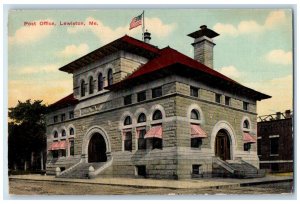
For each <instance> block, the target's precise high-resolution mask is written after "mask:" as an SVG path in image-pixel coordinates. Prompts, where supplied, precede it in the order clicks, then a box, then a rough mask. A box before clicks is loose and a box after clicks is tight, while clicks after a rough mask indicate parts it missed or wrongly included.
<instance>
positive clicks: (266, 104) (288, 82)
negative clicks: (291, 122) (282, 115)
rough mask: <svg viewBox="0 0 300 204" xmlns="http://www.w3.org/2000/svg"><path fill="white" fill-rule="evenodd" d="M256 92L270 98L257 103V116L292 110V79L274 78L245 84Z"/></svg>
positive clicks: (288, 77) (290, 77)
mask: <svg viewBox="0 0 300 204" xmlns="http://www.w3.org/2000/svg"><path fill="white" fill-rule="evenodd" d="M245 85H246V86H248V87H251V88H253V89H255V90H257V91H260V92H262V93H265V94H268V95H270V96H272V98H270V99H267V100H262V101H258V102H257V112H258V115H266V114H272V113H274V111H284V110H287V109H292V107H293V106H292V105H293V77H292V75H287V76H285V77H280V78H274V79H272V80H269V81H264V82H259V83H257V82H253V83H248V84H245Z"/></svg>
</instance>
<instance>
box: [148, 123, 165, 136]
mask: <svg viewBox="0 0 300 204" xmlns="http://www.w3.org/2000/svg"><path fill="white" fill-rule="evenodd" d="M153 137H156V138H162V127H161V125H156V126H153V127H151V129H150V130H149V131H148V132H147V133H146V135H145V138H153Z"/></svg>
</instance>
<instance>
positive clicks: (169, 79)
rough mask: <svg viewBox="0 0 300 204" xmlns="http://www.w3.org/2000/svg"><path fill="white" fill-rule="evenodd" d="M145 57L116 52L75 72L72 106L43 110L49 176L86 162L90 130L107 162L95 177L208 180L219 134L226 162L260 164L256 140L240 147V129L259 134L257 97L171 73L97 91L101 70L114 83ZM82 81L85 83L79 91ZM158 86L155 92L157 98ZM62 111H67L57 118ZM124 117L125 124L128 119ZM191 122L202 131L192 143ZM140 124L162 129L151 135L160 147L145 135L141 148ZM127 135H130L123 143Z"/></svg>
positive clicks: (105, 83)
mask: <svg viewBox="0 0 300 204" xmlns="http://www.w3.org/2000/svg"><path fill="white" fill-rule="evenodd" d="M149 60H150V59H147V58H146V57H142V56H139V55H137V54H133V53H131V52H128V51H123V50H120V51H117V52H114V53H112V54H108V55H107V56H105V57H103V58H101V59H99V60H96V61H95V62H93V63H90V64H88V65H86V66H83V67H79V68H77V69H76V70H74V71H73V86H74V93H73V95H74V98H75V99H78V103H77V104H75V105H67V106H64V107H60V108H56V109H54V110H53V111H52V112H51V113H49V114H48V115H47V135H48V138H47V147H48V150H49V151H48V157H47V174H55V171H56V170H57V167H59V170H60V171H62V172H64V170H66V171H65V172H67V171H70V170H71V169H74V168H76V166H78V164H80V163H89V161H90V158H91V156H92V155H91V154H92V153H93V151H95V150H93V148H94V147H92V145H93V144H91V143H92V142H91V141H92V138H93V137H94V136H95V134H98V135H100V136H101V137H102V140H101V141H102V142H101V143H102V148H103V149H105V159H103V161H102V160H101V162H103V163H106V164H107V165H104V166H105V168H104V167H103V168H102V169H101V171H100V170H99V171H98V172H99V173H98V176H113V177H139V176H146V177H148V178H167V179H186V178H191V177H193V176H195V174H197V175H196V176H199V177H210V176H212V168H213V158H214V157H216V156H220V155H217V153H216V152H217V151H219V148H220V147H219V144H218V145H217V142H216V141H217V139H216V138H217V137H218V138H219V134H220V131H221V132H222V131H223V132H224V134H225V135H227V136H226V137H227V138H228V142H227V143H226V145H228V146H226V149H227V150H226V151H227V152H229V153H228V156H227V158H226V160H232V161H236V160H244V161H246V162H248V163H250V164H252V165H253V166H255V167H258V166H259V162H258V157H257V153H256V143H253V144H251V148H247V149H246V150H245V147H244V144H245V142H244V139H243V134H244V132H247V133H250V134H251V135H253V136H256V131H257V127H256V100H255V99H253V98H251V97H248V96H244V95H241V94H236V93H235V92H233V91H232V90H231V91H230V90H226V89H224V88H216V86H213V87H212V86H211V85H209V83H206V82H203V81H197V80H195V79H192V78H188V77H183V76H180V75H178V74H176V73H171V74H168V75H161V76H160V77H155V78H152V79H151V80H147V81H145V82H144V83H139V84H136V85H135V86H133V87H132V86H131V87H126V86H123V87H121V88H118V89H116V90H107V89H99V88H98V76H99V73H101V74H102V76H103V86H104V87H106V86H107V85H108V78H109V77H108V72H109V70H112V73H113V75H112V76H113V79H112V80H113V81H112V82H113V84H116V83H118V82H122V80H124V79H126V77H128V76H130V74H131V73H133V72H135V70H137V69H139V68H140V67H141V66H143V65H144V64H146V63H148V61H149ZM91 77H92V78H93V79H92V80H90V79H91ZM83 81H84V83H82V82H83ZM90 82H91V83H93V84H94V86H91V85H90ZM83 84H84V85H83ZM81 86H85V89H84V90H85V93H84V94H82V87H81ZM91 88H92V89H93V90H92V91H91V90H90V89H91ZM157 88H159V90H158V93H159V94H158V95H155V91H154V90H156V89H157ZM160 90H161V94H160ZM192 91H193V94H192ZM141 92H145V95H144V97H145V98H144V99H143V100H140V99H139V98H138V96H137V95H138V93H141ZM128 98H129V99H130V100H128V101H127V102H126V100H125V99H128ZM217 98H218V99H217ZM245 103H246V106H245ZM157 111H158V112H160V114H161V117H160V118H158V119H157V118H154V115H155V113H156V112H157ZM192 112H193V113H196V115H197V118H194V117H195V116H192ZM71 113H73V114H71ZM141 113H144V114H145V115H146V120H145V121H142V122H140V121H139V119H138V118H139V116H140V114H141ZM62 114H65V118H64V119H63V120H61V119H62V118H61V115H62ZM128 117H129V118H130V123H128V124H127V123H126V122H125V121H127V119H128ZM55 118H56V119H55ZM245 122H247V124H248V125H247V126H246V127H245ZM158 125H160V126H158ZM193 125H195V126H197V127H198V128H201V130H202V131H204V132H205V135H204V134H203V135H201V137H203V138H201V139H199V138H198V139H197V141H198V142H199V145H198V146H196V147H195V146H194V145H192V140H193V139H192V136H191V135H192V132H191V131H192V129H191V127H192V126H193ZM141 127H143V128H145V129H146V132H150V131H149V130H152V128H153V127H161V130H162V134H161V135H160V137H161V138H160V137H159V135H156V136H155V137H157V136H158V139H157V140H156V142H157V141H158V144H160V142H161V147H160V145H158V146H157V144H155V141H154V136H153V138H146V139H145V141H146V148H139V147H138V144H139V133H140V128H141ZM71 129H72V133H71ZM63 131H65V132H66V134H65V135H64V134H63ZM127 132H131V134H132V137H131V139H129V140H128V139H126V137H127V136H126V134H127ZM147 134H148V133H147ZM147 134H146V136H147ZM146 136H145V137H146ZM198 137H199V136H198ZM61 141H63V142H66V143H67V145H66V146H64V148H61V149H60V150H58V155H56V151H57V150H56V149H55V148H54V144H58V143H59V142H61ZM72 141H74V146H72V144H71V142H72ZM128 142H129V143H128ZM104 143H105V144H104ZM127 144H130V149H129V150H126V149H127V148H128V147H127V146H126V145H127ZM222 148H224V146H223V147H222ZM71 149H72V150H71ZM91 152H92V153H91ZM54 153H55V154H54ZM96 153H97V154H98V152H96ZM101 154H103V153H101ZM224 160H225V159H224ZM97 161H98V160H97ZM99 162H100V160H99ZM96 171H97V170H96Z"/></svg>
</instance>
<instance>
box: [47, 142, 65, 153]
mask: <svg viewBox="0 0 300 204" xmlns="http://www.w3.org/2000/svg"><path fill="white" fill-rule="evenodd" d="M67 147H68V143H67V141H66V140H63V141H58V142H53V143H52V144H51V145H50V147H49V148H48V150H49V151H51V150H59V149H67Z"/></svg>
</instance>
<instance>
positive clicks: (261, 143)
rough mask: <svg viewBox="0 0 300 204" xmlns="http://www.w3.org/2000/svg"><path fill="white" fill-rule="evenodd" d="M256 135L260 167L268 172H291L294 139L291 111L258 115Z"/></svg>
mask: <svg viewBox="0 0 300 204" xmlns="http://www.w3.org/2000/svg"><path fill="white" fill-rule="evenodd" d="M257 135H258V138H257V154H258V157H259V160H260V162H259V163H260V168H262V169H267V170H269V171H270V172H292V171H293V170H294V168H293V166H294V163H293V155H294V152H293V146H294V139H293V115H292V113H291V111H290V110H286V111H285V113H281V112H277V113H276V114H273V115H265V116H260V117H258V123H257Z"/></svg>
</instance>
